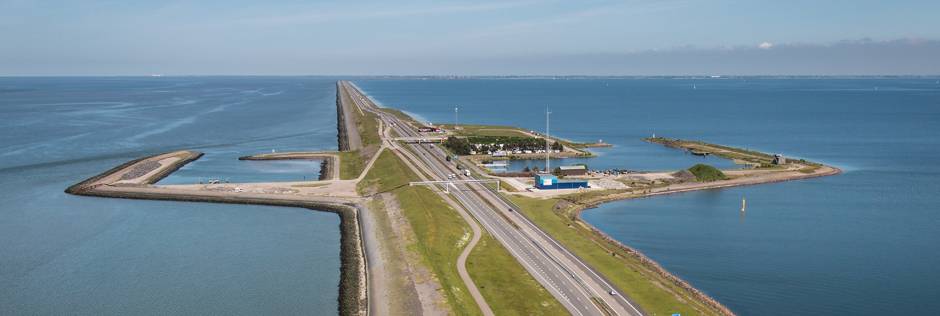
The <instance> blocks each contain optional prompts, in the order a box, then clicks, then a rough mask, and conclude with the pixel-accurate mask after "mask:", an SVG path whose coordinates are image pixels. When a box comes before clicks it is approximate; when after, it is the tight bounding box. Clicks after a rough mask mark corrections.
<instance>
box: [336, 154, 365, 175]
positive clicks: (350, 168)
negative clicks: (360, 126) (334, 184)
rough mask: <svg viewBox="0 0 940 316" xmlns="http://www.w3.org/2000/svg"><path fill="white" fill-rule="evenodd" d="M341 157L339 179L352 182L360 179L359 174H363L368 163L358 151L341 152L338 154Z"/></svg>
mask: <svg viewBox="0 0 940 316" xmlns="http://www.w3.org/2000/svg"><path fill="white" fill-rule="evenodd" d="M337 155H339V166H340V167H339V178H340V179H343V180H350V179H355V178H358V177H359V174H361V173H362V169H363V168H365V167H366V161H365V159H364V158H363V157H362V155H361V154H360V153H359V151H358V150H356V151H341V152H338V153H337Z"/></svg>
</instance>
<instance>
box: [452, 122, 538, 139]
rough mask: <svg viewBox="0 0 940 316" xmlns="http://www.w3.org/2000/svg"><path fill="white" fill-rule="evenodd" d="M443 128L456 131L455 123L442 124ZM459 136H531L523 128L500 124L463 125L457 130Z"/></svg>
mask: <svg viewBox="0 0 940 316" xmlns="http://www.w3.org/2000/svg"><path fill="white" fill-rule="evenodd" d="M440 127H441V128H443V129H446V130H448V131H454V124H442V125H440ZM455 134H456V135H457V136H496V137H531V135H529V134H527V133H526V132H525V131H524V130H523V129H521V128H517V127H512V126H499V125H463V124H460V129H459V130H457V131H455Z"/></svg>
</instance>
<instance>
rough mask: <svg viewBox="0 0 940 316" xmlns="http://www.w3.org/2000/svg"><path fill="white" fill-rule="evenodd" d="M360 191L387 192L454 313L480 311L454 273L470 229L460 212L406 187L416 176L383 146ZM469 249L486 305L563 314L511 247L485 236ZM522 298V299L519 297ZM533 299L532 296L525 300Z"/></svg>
mask: <svg viewBox="0 0 940 316" xmlns="http://www.w3.org/2000/svg"><path fill="white" fill-rule="evenodd" d="M379 155H380V156H379V158H378V160H376V161H375V165H374V166H373V168H372V169H371V170H369V173H368V174H367V175H366V177H365V178H364V179H363V181H362V182H360V183H359V184H358V185H357V189H358V190H359V191H360V192H365V191H373V192H375V191H378V192H384V191H390V192H391V193H392V194H393V195H394V196H395V198H396V199H397V200H398V203H399V205H400V206H401V209H402V212H403V213H404V214H405V217H406V218H407V219H408V222H409V223H410V224H411V227H412V229H413V230H414V233H415V237H416V239H417V242H416V244H415V247H416V248H417V249H415V250H416V251H417V252H418V253H419V254H420V255H421V257H422V261H423V262H424V263H425V264H426V265H427V266H428V267H429V268H430V270H431V271H433V273H434V275H435V276H436V278H437V280H438V282H440V284H441V287H442V291H443V293H444V296H445V297H446V298H447V302H448V304H449V306H450V307H451V310H452V311H453V313H454V314H458V315H479V314H480V310H479V309H478V308H477V306H476V302H475V301H474V300H473V298H472V297H471V296H470V293H469V292H468V291H467V288H466V286H465V285H464V283H463V281H462V280H461V279H460V276H459V275H458V274H457V265H456V263H457V257H459V256H460V253H461V252H462V251H463V249H464V247H465V245H466V243H467V242H468V241H469V239H470V237H471V235H472V232H471V230H470V227H469V226H468V225H467V223H466V222H464V220H463V218H462V217H461V216H460V214H458V213H457V211H456V210H454V209H453V208H451V207H450V205H448V204H447V203H446V202H445V201H444V200H443V199H442V198H441V197H440V196H438V195H437V194H436V193H434V192H433V191H431V189H429V188H426V187H418V186H415V187H411V186H408V182H409V181H414V180H417V179H418V177H417V176H416V175H415V174H414V173H413V172H412V171H411V170H410V169H408V167H407V166H406V165H405V164H404V163H402V162H401V161H400V160H399V159H398V157H397V156H395V154H394V153H393V152H391V151H389V150H383V151H382V152H381V153H380V154H379ZM484 236H485V237H484V239H483V240H481V244H479V245H478V246H477V248H475V249H474V250H473V252H472V253H471V256H470V258H469V260H468V264H467V270H468V271H469V272H470V274H471V277H472V278H473V280H474V282H476V283H477V286H480V292H481V293H483V296H484V298H485V299H486V301H487V303H489V304H490V307H491V308H492V309H493V311H494V312H496V313H497V314H499V315H503V314H510V315H529V314H533V313H535V314H557V312H556V310H560V311H561V312H562V313H564V309H562V308H561V305H560V304H559V303H558V302H557V301H555V299H554V297H552V296H551V295H550V294H549V293H548V291H546V290H545V289H544V288H542V287H541V285H539V284H538V283H537V282H536V281H535V279H533V278H532V277H531V276H530V275H529V274H528V273H527V272H526V271H525V270H524V269H523V267H522V266H521V265H520V264H519V263H518V262H516V260H515V259H514V258H512V257H511V256H510V254H509V252H508V251H507V250H506V249H505V248H503V247H502V245H500V244H499V243H497V242H496V241H495V240H493V239H492V237H490V236H489V235H484ZM520 297H525V298H526V300H520V299H518V298H520ZM527 300H532V301H527Z"/></svg>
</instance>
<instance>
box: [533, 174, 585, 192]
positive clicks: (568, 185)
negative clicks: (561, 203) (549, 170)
mask: <svg viewBox="0 0 940 316" xmlns="http://www.w3.org/2000/svg"><path fill="white" fill-rule="evenodd" d="M535 188H537V189H539V190H552V189H577V188H589V186H588V182H587V180H558V177H556V176H554V175H551V174H542V173H540V174H536V175H535Z"/></svg>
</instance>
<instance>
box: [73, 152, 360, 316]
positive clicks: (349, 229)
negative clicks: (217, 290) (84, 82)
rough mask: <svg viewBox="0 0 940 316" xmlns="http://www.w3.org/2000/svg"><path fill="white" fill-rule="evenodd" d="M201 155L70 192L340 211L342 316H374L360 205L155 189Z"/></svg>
mask: <svg viewBox="0 0 940 316" xmlns="http://www.w3.org/2000/svg"><path fill="white" fill-rule="evenodd" d="M201 156H202V153H200V152H194V151H178V152H172V153H165V154H159V155H153V156H148V157H143V158H139V159H134V160H131V161H129V162H126V163H123V164H121V165H119V166H117V167H114V168H111V169H109V170H107V171H105V172H103V173H101V174H98V175H95V176H92V177H90V178H88V179H86V180H84V181H81V182H79V183H77V184H75V185H72V186H70V187H69V188H68V189H66V190H65V192H67V193H69V194H74V195H82V196H94V197H107V198H123V199H141V200H163V201H181V202H209V203H228V204H251V205H269V206H285V207H301V208H306V209H310V210H315V211H326V212H332V213H336V214H338V215H339V217H340V234H341V236H340V284H339V298H338V303H339V304H338V305H339V307H338V311H339V313H340V314H341V315H365V314H368V310H367V308H368V296H367V295H368V293H367V292H366V289H367V288H368V287H367V277H366V268H367V262H366V258H365V254H364V249H363V247H364V245H363V244H362V238H361V226H360V223H361V221H360V218H359V216H361V211H360V210H361V209H362V207H361V206H360V205H358V204H357V203H356V202H354V201H352V200H347V199H339V198H318V197H310V196H297V195H284V194H226V193H220V192H214V191H199V190H187V189H180V188H178V187H179V186H155V185H153V184H154V183H156V182H157V181H159V180H160V179H162V178H164V177H166V176H168V175H169V174H171V173H173V172H174V171H176V170H178V169H179V168H181V167H182V166H184V165H186V164H188V163H190V162H192V161H195V160H196V159H198V158H199V157H201ZM260 160H263V159H260Z"/></svg>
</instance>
